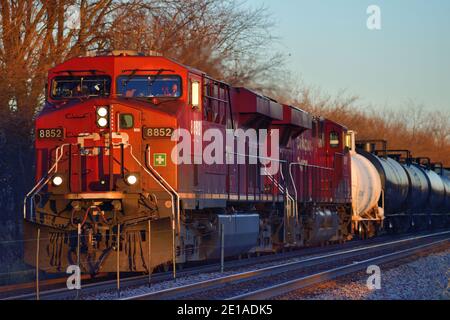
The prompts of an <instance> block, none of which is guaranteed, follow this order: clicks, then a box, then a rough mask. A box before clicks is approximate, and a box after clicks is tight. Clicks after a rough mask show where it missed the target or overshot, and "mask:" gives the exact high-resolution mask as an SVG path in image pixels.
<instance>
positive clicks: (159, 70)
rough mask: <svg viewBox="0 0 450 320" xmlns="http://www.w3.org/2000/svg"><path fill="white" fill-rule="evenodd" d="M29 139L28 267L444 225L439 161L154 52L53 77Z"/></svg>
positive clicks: (118, 262)
mask: <svg viewBox="0 0 450 320" xmlns="http://www.w3.org/2000/svg"><path fill="white" fill-rule="evenodd" d="M252 129H255V130H253V131H252ZM208 132H209V133H211V132H212V133H214V134H215V135H214V137H213V135H211V134H210V135H209V136H208V137H207V135H208V134H207V133H208ZM255 132H256V134H254V133H255ZM258 133H262V138H261V137H259V136H258V135H257V134H258ZM220 137H222V138H220ZM224 137H225V138H226V139H224ZM35 138H36V139H35V141H36V142H35V149H36V185H35V186H34V188H33V189H32V190H31V191H30V193H29V194H28V195H27V196H26V198H25V200H24V233H25V237H26V238H27V239H36V238H37V237H38V232H39V237H40V248H41V250H40V254H39V256H38V258H37V259H38V260H36V251H37V247H36V246H37V242H36V241H26V242H25V260H26V261H27V262H28V263H29V264H31V265H35V264H36V262H37V263H38V264H39V268H40V269H42V270H45V271H47V272H61V271H64V270H65V267H66V266H67V265H70V264H77V263H79V264H80V266H81V268H82V270H83V271H85V272H88V273H91V274H96V273H98V272H115V271H117V270H118V269H119V270H120V271H127V272H151V271H152V270H154V269H155V268H156V269H158V268H163V269H167V268H170V267H173V266H174V265H175V263H176V264H177V265H183V264H185V263H189V262H198V261H206V260H214V259H217V258H219V257H220V255H221V247H222V244H223V249H224V254H225V256H227V257H228V256H239V255H244V254H261V253H268V252H269V253H270V252H277V251H280V250H285V249H286V248H293V247H302V246H314V245H324V244H327V243H332V242H334V243H336V242H344V241H347V240H350V239H352V238H354V237H372V236H376V235H377V234H378V233H380V232H386V231H390V232H402V231H406V230H414V229H420V228H429V227H445V226H448V224H449V214H450V179H449V178H448V177H446V176H445V175H444V174H443V173H444V168H442V165H438V164H433V163H431V161H430V160H429V159H425V158H419V159H417V158H416V159H414V158H412V157H411V155H410V153H409V152H404V151H398V152H397V151H393V150H388V149H387V146H386V143H385V142H383V141H381V143H380V142H378V141H365V142H358V143H356V141H355V133H354V132H352V131H349V130H348V129H347V128H346V127H344V126H342V125H340V124H338V123H335V122H333V121H331V120H329V119H324V118H322V117H316V116H312V115H311V114H309V113H307V112H304V111H302V110H301V109H299V108H297V107H295V106H291V105H286V104H282V103H279V102H277V101H275V100H273V99H271V98H269V97H266V96H264V95H261V94H259V93H257V92H254V91H252V90H250V89H247V88H242V87H233V86H230V85H229V84H227V83H225V82H223V81H219V80H217V79H214V78H212V77H210V76H208V75H207V74H205V73H203V72H201V71H199V70H196V69H194V68H191V67H188V66H185V65H182V64H180V63H177V62H176V61H173V60H171V59H168V58H165V57H162V56H159V55H154V56H143V55H139V54H136V53H133V52H129V51H114V52H111V53H109V54H103V55H98V56H90V57H78V58H73V59H70V60H68V61H66V62H64V63H62V64H59V65H57V66H56V67H54V68H52V69H51V70H50V71H49V74H48V83H47V86H46V101H45V105H44V107H43V109H42V111H41V112H40V113H39V115H38V116H37V118H36V125H35ZM225 140H226V141H227V142H226V143H225V142H224V141H225ZM213 142H214V143H218V145H219V146H220V144H224V145H225V147H224V148H222V149H221V148H216V149H214V151H211V144H212V143H213ZM180 144H182V145H183V146H184V147H183V148H182V150H180V148H179V146H180ZM380 144H381V147H379V145H380ZM264 146H265V149H264V148H262V147H264ZM377 146H378V147H377ZM357 147H359V148H358V149H357ZM208 148H209V149H208ZM206 150H209V151H210V152H209V155H210V158H211V157H212V158H213V159H212V160H213V161H208V159H203V157H202V151H206ZM264 150H265V151H264ZM181 160H184V161H181ZM210 160H211V159H210ZM220 160H222V161H220ZM225 160H226V161H225ZM262 160H266V161H262ZM273 169H275V170H273ZM383 230H384V231H383Z"/></svg>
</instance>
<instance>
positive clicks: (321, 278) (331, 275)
mask: <svg viewBox="0 0 450 320" xmlns="http://www.w3.org/2000/svg"><path fill="white" fill-rule="evenodd" d="M449 241H450V239H444V240H438V241H435V242H432V243H428V244H424V245H419V246H416V247H413V248H408V249H404V250H400V251H397V252H393V253H388V254H384V255H380V256H377V257H373V258H370V259H366V260H363V261H356V262H354V263H351V264H347V265H344V266H341V267H337V268H333V269H330V270H327V271H323V272H319V273H316V274H313V275H310V276H306V277H301V278H298V279H295V280H291V281H287V282H284V283H281V284H276V285H273V286H270V287H267V288H263V289H259V290H256V291H253V292H249V293H245V294H241V295H238V296H234V297H231V298H228V299H226V300H267V299H271V298H274V297H279V296H282V295H284V294H287V293H289V292H292V291H296V290H300V289H304V288H307V287H310V286H314V285H317V284H319V283H323V282H326V281H329V280H333V279H335V278H338V277H342V276H345V275H348V274H351V273H354V272H358V271H361V270H363V269H365V268H367V267H368V266H370V265H373V264H383V263H387V262H391V261H393V260H397V259H402V258H405V257H408V256H411V255H414V254H416V253H419V252H421V251H423V250H424V249H428V248H431V247H435V246H439V245H442V244H444V243H446V242H449Z"/></svg>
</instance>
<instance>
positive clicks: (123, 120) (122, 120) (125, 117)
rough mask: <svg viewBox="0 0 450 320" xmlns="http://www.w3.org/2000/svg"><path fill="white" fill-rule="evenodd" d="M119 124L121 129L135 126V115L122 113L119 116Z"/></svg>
mask: <svg viewBox="0 0 450 320" xmlns="http://www.w3.org/2000/svg"><path fill="white" fill-rule="evenodd" d="M119 126H120V128H121V129H131V128H133V127H134V117H133V115H132V114H128V113H122V114H121V115H120V116H119Z"/></svg>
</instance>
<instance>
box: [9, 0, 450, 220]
mask: <svg viewBox="0 0 450 320" xmlns="http://www.w3.org/2000/svg"><path fill="white" fill-rule="evenodd" d="M273 26H274V23H273V19H272V17H271V15H270V13H269V12H268V11H267V10H266V9H265V8H264V7H249V6H248V4H247V3H245V1H240V0H95V1H89V0H20V1H19V0H4V1H0V150H1V152H0V154H1V156H0V182H1V184H0V192H1V195H0V208H1V209H2V210H3V211H2V217H3V219H5V217H6V218H7V217H10V218H12V219H20V214H18V213H19V212H20V211H21V207H20V204H21V202H22V200H23V195H24V194H25V193H26V191H27V190H29V189H30V187H31V185H32V183H33V175H34V174H33V172H34V169H33V158H34V156H33V130H32V128H33V119H34V117H35V115H36V113H37V112H38V111H39V109H40V108H41V106H42V103H43V99H44V86H45V81H46V76H47V71H48V69H49V68H51V67H53V66H54V65H55V64H58V63H61V62H62V61H64V60H67V59H69V58H71V57H75V56H81V55H87V54H89V53H90V52H101V51H108V50H113V49H116V50H118V49H128V50H136V51H139V52H142V53H144V54H145V53H147V54H149V53H151V52H152V51H157V52H159V53H161V54H163V55H165V56H167V57H170V58H173V59H176V60H178V61H180V62H181V63H184V64H187V65H191V66H193V67H196V68H198V69H200V70H203V71H205V72H207V73H208V74H210V75H212V76H213V77H216V78H219V79H224V80H226V81H227V82H229V83H231V84H233V85H237V86H240V85H245V86H248V87H251V88H253V89H256V90H259V91H263V92H264V93H266V94H267V95H270V96H274V97H275V98H277V99H278V100H280V101H283V102H291V103H292V104H295V105H298V106H299V107H301V108H303V109H305V110H308V111H311V112H312V113H314V114H317V115H323V116H325V117H329V118H331V119H333V120H335V121H337V122H341V123H343V124H345V125H347V126H348V127H349V128H351V129H354V130H356V131H357V132H358V135H359V137H360V138H384V139H386V140H389V143H390V146H391V147H392V148H410V149H412V151H413V152H414V154H415V155H417V156H419V155H420V156H422V155H426V156H430V157H432V158H433V160H434V161H442V162H445V164H446V165H447V166H450V160H449V159H448V155H449V154H450V150H449V147H450V145H449V144H450V142H449V130H450V129H449V127H450V125H449V114H448V113H443V112H441V113H438V112H425V111H423V110H422V108H420V107H414V108H408V109H406V110H402V111H396V112H394V111H389V110H382V109H376V108H362V107H360V106H358V105H357V103H358V101H357V99H354V98H352V97H350V98H345V97H337V98H335V99H331V98H327V97H323V96H321V95H314V94H313V92H312V90H309V89H305V88H304V87H302V88H301V89H300V90H293V88H292V85H291V83H292V82H290V80H289V79H287V77H288V73H286V72H285V70H284V69H283V67H284V64H283V62H284V59H283V55H282V54H280V53H278V52H277V51H276V50H274V47H273V45H274V43H276V39H275V37H274V36H273V32H272V31H273V30H272V28H273ZM286 88H288V90H287V89H286Z"/></svg>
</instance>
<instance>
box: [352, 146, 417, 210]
mask: <svg viewBox="0 0 450 320" xmlns="http://www.w3.org/2000/svg"><path fill="white" fill-rule="evenodd" d="M358 152H359V153H360V154H361V155H362V156H364V157H365V158H367V159H368V160H369V161H370V162H371V163H372V164H373V166H374V167H375V168H376V170H377V171H378V174H379V176H380V179H381V186H382V189H383V192H384V215H385V216H389V215H395V214H399V213H404V208H405V204H406V201H407V198H408V193H409V179H408V175H407V173H406V171H405V169H404V168H403V166H402V165H401V164H400V163H399V162H397V161H395V160H394V159H392V158H389V157H386V158H383V157H379V156H376V155H375V154H372V153H369V152H366V151H362V150H359V151H358Z"/></svg>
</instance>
